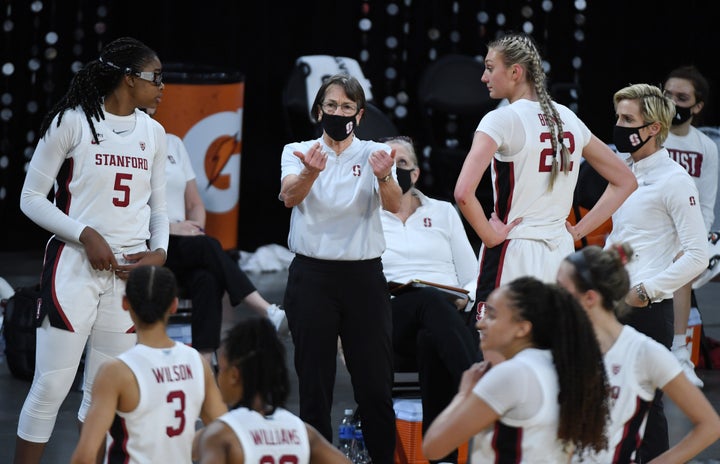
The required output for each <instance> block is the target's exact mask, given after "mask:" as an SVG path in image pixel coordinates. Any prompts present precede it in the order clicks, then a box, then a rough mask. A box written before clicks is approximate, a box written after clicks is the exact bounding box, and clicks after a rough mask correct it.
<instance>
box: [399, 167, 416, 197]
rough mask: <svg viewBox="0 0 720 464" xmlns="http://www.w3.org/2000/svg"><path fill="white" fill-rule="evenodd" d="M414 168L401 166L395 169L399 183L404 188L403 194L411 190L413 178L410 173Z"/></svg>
mask: <svg viewBox="0 0 720 464" xmlns="http://www.w3.org/2000/svg"><path fill="white" fill-rule="evenodd" d="M414 170H415V169H401V168H396V169H395V174H396V175H397V181H398V185H399V186H400V188H401V189H402V193H403V194H404V193H406V192H407V191H408V190H410V189H411V188H412V186H413V182H412V179H411V178H410V174H412V172H413V171H414Z"/></svg>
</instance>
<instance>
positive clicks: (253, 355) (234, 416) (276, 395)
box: [197, 316, 350, 464]
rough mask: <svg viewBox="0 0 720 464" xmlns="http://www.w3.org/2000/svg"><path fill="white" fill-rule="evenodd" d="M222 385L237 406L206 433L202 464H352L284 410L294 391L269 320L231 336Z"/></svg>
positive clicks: (223, 356)
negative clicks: (287, 463) (291, 388)
mask: <svg viewBox="0 0 720 464" xmlns="http://www.w3.org/2000/svg"><path fill="white" fill-rule="evenodd" d="M217 381H218V384H219V386H220V391H221V392H222V395H223V399H224V400H225V402H226V403H227V404H230V405H233V406H232V409H231V410H230V411H229V412H228V413H226V414H224V415H223V416H221V417H220V418H219V419H217V420H216V421H214V422H213V423H212V424H210V425H208V426H207V427H206V428H205V429H203V430H202V431H201V432H200V434H199V438H198V443H197V445H198V446H197V450H198V453H197V454H198V457H199V459H200V462H201V463H202V464H217V463H228V464H229V463H232V464H243V463H248V464H254V463H260V462H261V463H283V462H292V463H295V464H307V463H310V462H313V463H319V464H323V463H327V464H336V463H337V464H343V463H345V464H349V463H350V461H349V460H348V459H347V458H346V457H345V456H344V455H343V454H342V453H341V452H340V450H338V449H337V448H335V447H334V446H333V445H332V444H331V443H330V442H328V441H327V440H326V439H325V437H323V436H322V435H321V434H320V433H319V432H318V431H317V430H315V428H314V427H312V426H311V425H309V424H306V423H305V422H303V421H302V420H301V419H300V418H299V417H297V416H296V415H294V414H292V413H290V412H289V411H287V410H286V409H284V405H285V401H286V400H287V396H288V393H289V389H290V380H289V377H288V369H287V365H286V360H285V347H284V345H283V344H282V342H281V341H280V340H279V338H278V336H277V333H276V331H275V328H274V327H273V325H272V323H271V322H270V320H268V319H267V318H264V317H256V316H251V317H249V318H247V319H245V320H243V321H241V322H239V323H238V324H237V325H236V326H235V327H233V328H232V329H231V330H230V331H229V332H228V333H227V335H226V336H225V339H224V340H223V342H222V344H221V346H220V351H219V356H218V374H217Z"/></svg>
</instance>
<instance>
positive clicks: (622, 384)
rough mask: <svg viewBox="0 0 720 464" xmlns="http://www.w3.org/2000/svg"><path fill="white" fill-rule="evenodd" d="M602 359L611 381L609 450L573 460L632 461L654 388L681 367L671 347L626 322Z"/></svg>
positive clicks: (585, 461) (659, 386)
mask: <svg viewBox="0 0 720 464" xmlns="http://www.w3.org/2000/svg"><path fill="white" fill-rule="evenodd" d="M603 359H604V363H605V370H606V372H607V376H608V383H609V384H610V423H609V424H608V428H607V436H608V449H607V450H606V451H604V452H602V453H597V454H590V455H585V456H584V457H583V460H582V461H581V460H580V457H579V456H573V462H576V463H580V462H583V463H598V464H610V463H627V462H634V459H635V451H636V450H637V449H638V448H640V443H641V442H642V436H643V434H644V432H645V423H646V421H647V414H648V411H649V409H650V404H651V403H652V401H653V398H654V397H655V389H657V388H660V389H662V388H663V387H664V386H665V385H666V384H667V383H668V382H669V381H670V380H672V379H674V378H675V377H676V376H678V375H681V374H682V367H681V366H680V363H679V362H678V360H677V358H675V355H673V354H672V352H671V351H670V350H668V349H667V348H665V347H664V346H663V345H661V344H660V343H658V342H656V341H655V340H653V339H652V338H650V337H648V336H647V335H645V334H643V333H640V332H638V331H637V330H635V329H634V328H632V327H630V326H627V325H626V326H625V327H623V330H622V332H621V333H620V336H619V337H618V339H617V340H616V341H615V343H614V344H613V346H612V347H611V348H610V350H608V352H607V353H605V356H604V358H603Z"/></svg>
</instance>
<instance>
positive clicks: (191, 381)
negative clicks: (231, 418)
mask: <svg viewBox="0 0 720 464" xmlns="http://www.w3.org/2000/svg"><path fill="white" fill-rule="evenodd" d="M118 359H120V360H121V361H122V362H124V363H125V364H127V365H128V367H129V368H130V369H131V370H132V371H133V374H135V378H136V379H137V383H138V386H139V388H140V402H139V403H138V406H137V408H135V410H134V411H132V412H128V413H122V412H117V415H116V417H115V421H114V422H113V425H112V427H111V429H110V437H109V439H108V440H107V458H108V461H107V462H108V463H123V464H141V463H147V464H157V463H161V462H168V463H170V462H172V463H178V464H181V463H185V464H191V463H192V459H191V455H192V440H193V437H194V435H195V422H196V421H197V419H198V417H199V416H200V410H201V408H202V404H203V401H204V399H205V373H204V370H203V363H202V359H201V357H200V353H198V352H197V351H196V350H195V349H193V348H190V347H189V346H186V345H184V344H182V343H175V346H174V347H172V348H164V349H160V348H150V347H149V346H146V345H140V344H138V345H135V346H134V347H133V348H131V349H130V350H128V351H126V352H125V353H123V354H121V355H120V356H118Z"/></svg>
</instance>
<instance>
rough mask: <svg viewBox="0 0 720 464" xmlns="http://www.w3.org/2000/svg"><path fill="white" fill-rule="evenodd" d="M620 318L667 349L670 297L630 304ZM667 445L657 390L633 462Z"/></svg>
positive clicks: (670, 326)
mask: <svg viewBox="0 0 720 464" xmlns="http://www.w3.org/2000/svg"><path fill="white" fill-rule="evenodd" d="M620 322H622V323H623V324H627V325H629V326H631V327H633V328H635V329H636V330H637V331H638V332H642V333H644V334H645V335H647V336H648V337H650V338H652V339H653V340H655V341H657V342H659V343H661V344H662V345H664V346H666V347H667V348H668V349H670V347H671V346H672V340H673V335H674V329H673V324H674V321H673V300H672V298H670V299H667V300H663V301H660V302H657V303H651V304H650V305H649V306H648V307H647V308H632V309H631V310H630V312H629V314H627V315H625V316H623V317H622V318H621V319H620ZM669 448H670V439H669V436H668V424H667V418H666V417H665V411H664V407H663V393H662V390H657V391H656V392H655V398H654V399H653V403H652V405H651V406H650V411H649V413H648V418H647V424H646V425H645V434H644V435H643V440H642V444H641V445H640V450H639V451H640V452H639V456H638V458H639V459H638V461H637V462H638V464H642V463H645V462H649V461H650V460H652V459H653V458H655V457H657V456H659V455H660V454H662V453H664V452H665V451H667V450H668V449H669Z"/></svg>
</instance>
